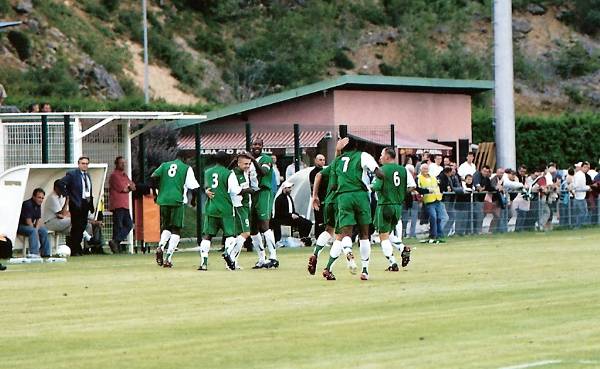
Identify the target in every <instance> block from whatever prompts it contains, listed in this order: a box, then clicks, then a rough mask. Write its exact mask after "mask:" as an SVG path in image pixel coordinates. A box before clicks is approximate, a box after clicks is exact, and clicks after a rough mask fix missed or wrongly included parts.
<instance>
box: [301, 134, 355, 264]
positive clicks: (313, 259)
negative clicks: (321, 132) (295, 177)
mask: <svg viewBox="0 0 600 369" xmlns="http://www.w3.org/2000/svg"><path fill="white" fill-rule="evenodd" d="M347 143H348V139H347V138H344V139H341V140H339V141H338V144H337V146H339V147H343V146H345V145H346V144H347ZM340 153H341V149H340V151H339V152H338V151H337V150H336V155H339V154H340ZM336 159H337V157H336ZM336 159H334V160H333V161H332V162H331V163H330V164H329V166H327V167H325V168H323V170H321V171H320V172H319V173H317V175H316V176H315V183H314V186H313V194H312V199H313V202H312V206H313V209H315V210H319V209H320V208H321V207H323V222H324V224H325V230H324V231H323V232H321V234H319V235H318V236H317V241H316V244H315V248H314V250H313V254H312V255H311V256H310V257H309V259H308V272H309V273H310V274H311V275H314V274H315V272H316V270H317V261H318V258H319V254H320V253H321V250H323V248H324V247H325V246H326V245H331V244H332V243H333V241H334V240H335V213H336V209H337V201H336V194H337V193H336V191H335V187H336V185H335V182H334V181H333V180H330V179H331V171H332V170H333V168H335V165H336ZM321 186H326V187H327V194H326V196H325V199H320V198H319V189H320V187H321ZM342 250H343V252H344V254H345V255H346V260H347V261H348V269H349V270H350V272H351V273H352V274H356V270H357V267H356V262H355V261H354V255H353V254H352V245H350V247H345V248H343V249H342Z"/></svg>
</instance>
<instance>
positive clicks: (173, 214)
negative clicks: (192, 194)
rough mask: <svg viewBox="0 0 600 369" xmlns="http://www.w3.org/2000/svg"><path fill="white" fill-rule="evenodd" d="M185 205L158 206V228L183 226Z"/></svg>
mask: <svg viewBox="0 0 600 369" xmlns="http://www.w3.org/2000/svg"><path fill="white" fill-rule="evenodd" d="M184 206H185V205H183V204H181V205H161V206H160V229H162V230H164V229H169V228H172V227H175V228H179V229H181V228H183V218H184V214H185V207H184Z"/></svg>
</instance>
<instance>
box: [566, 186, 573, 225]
mask: <svg viewBox="0 0 600 369" xmlns="http://www.w3.org/2000/svg"><path fill="white" fill-rule="evenodd" d="M567 196H569V203H568V204H567V213H568V214H569V218H568V219H569V227H572V226H573V223H572V221H571V217H572V216H573V212H572V211H571V208H572V206H573V201H571V195H570V194H567Z"/></svg>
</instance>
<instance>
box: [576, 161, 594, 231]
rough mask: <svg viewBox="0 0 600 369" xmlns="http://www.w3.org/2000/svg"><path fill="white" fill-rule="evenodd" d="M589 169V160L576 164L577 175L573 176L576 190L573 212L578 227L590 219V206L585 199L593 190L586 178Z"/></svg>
mask: <svg viewBox="0 0 600 369" xmlns="http://www.w3.org/2000/svg"><path fill="white" fill-rule="evenodd" d="M578 164H579V165H578ZM585 164H588V165H585ZM588 169H589V163H587V162H586V163H581V162H580V163H577V164H575V176H574V177H573V190H574V191H575V199H574V200H573V212H574V213H575V214H574V215H575V226H576V227H578V228H579V227H581V226H582V225H584V224H587V219H588V208H587V202H586V200H585V198H586V195H587V192H589V191H590V190H591V188H590V186H588V185H587V184H586V178H585V175H586V172H587V171H588Z"/></svg>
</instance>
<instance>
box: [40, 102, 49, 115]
mask: <svg viewBox="0 0 600 369" xmlns="http://www.w3.org/2000/svg"><path fill="white" fill-rule="evenodd" d="M41 105H42V106H41V108H40V112H42V113H52V106H50V104H49V103H47V102H43V103H42V104H41Z"/></svg>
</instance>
